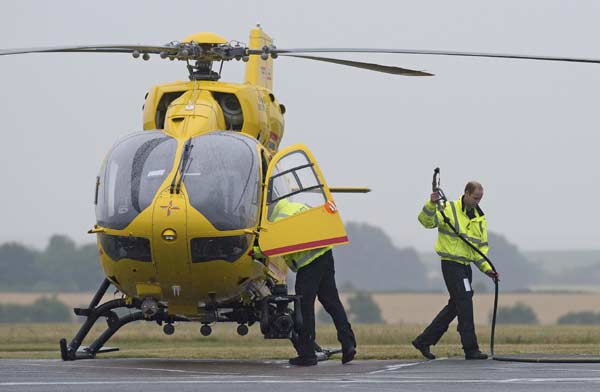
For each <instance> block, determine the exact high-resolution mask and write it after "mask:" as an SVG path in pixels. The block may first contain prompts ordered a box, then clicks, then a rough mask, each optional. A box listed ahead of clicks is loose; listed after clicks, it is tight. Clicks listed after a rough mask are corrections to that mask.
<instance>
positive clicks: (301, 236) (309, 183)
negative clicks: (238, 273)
mask: <svg viewBox="0 0 600 392" xmlns="http://www.w3.org/2000/svg"><path fill="white" fill-rule="evenodd" d="M266 179H267V180H266V183H265V185H264V192H265V193H264V194H265V197H263V205H262V213H261V214H262V216H261V224H260V229H259V230H260V234H259V237H258V242H259V245H260V248H261V251H262V252H263V253H264V254H265V255H266V256H278V255H285V254H289V253H295V252H299V251H303V250H309V249H316V248H323V247H325V246H335V245H342V244H347V243H348V237H347V235H346V229H345V228H344V224H343V223H342V219H341V217H340V214H339V212H338V210H337V208H336V205H335V202H334V201H333V198H332V197H331V193H330V192H329V188H328V187H327V184H326V183H325V180H324V178H323V174H322V173H321V170H320V169H319V167H318V166H317V163H316V162H315V159H314V157H313V155H312V154H311V152H310V151H309V150H308V148H307V147H306V146H305V145H302V144H296V145H293V146H290V147H287V148H285V149H283V150H281V151H280V152H278V153H277V154H276V155H275V156H274V157H273V159H272V160H271V163H270V164H269V167H268V169H267V174H266Z"/></svg>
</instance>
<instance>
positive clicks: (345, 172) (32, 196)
mask: <svg viewBox="0 0 600 392" xmlns="http://www.w3.org/2000/svg"><path fill="white" fill-rule="evenodd" d="M355 4H356V5H355ZM1 10H2V12H1V13H0V48H15V47H36V46H53V45H64V44H115V43H123V44H128V43H129V44H135V43H145V44H164V43H166V42H169V41H172V40H181V39H183V38H184V37H186V36H188V35H189V34H192V33H194V32H198V31H213V32H216V33H219V34H221V35H223V36H224V37H226V38H227V39H229V40H238V41H242V42H247V41H248V32H249V30H250V29H251V28H252V27H253V26H254V25H255V24H256V23H260V24H261V25H262V26H263V28H264V29H265V30H266V31H267V32H268V33H269V34H270V35H271V36H272V37H274V39H275V44H276V45H277V46H278V47H280V48H286V47H288V48H294V47H379V48H418V49H440V50H463V51H486V52H499V53H512V54H542V55H554V56H579V57H594V58H600V47H599V46H598V37H600V23H598V20H600V2H598V1H566V0H565V1H552V0H540V1H523V0H520V1H507V0H504V1H497V2H483V1H477V0H474V1H418V2H415V1H398V0H395V1H369V2H354V1H308V0H304V1H295V2H292V1H224V0H220V1H168V2H167V1H112V0H111V1H107V0H105V1H101V2H91V1H59V0H54V1H51V2H46V1H23V0H20V1H14V2H2V6H1ZM345 58H349V59H356V60H359V61H369V62H377V63H384V64H389V65H397V66H401V67H407V68H413V69H421V70H427V71H429V72H432V73H434V74H436V76H434V77H430V78H410V77H401V76H392V75H387V74H378V73H374V72H369V71H364V70H357V69H351V68H344V67H340V66H336V65H332V64H324V63H311V62H307V61H304V60H300V59H289V58H279V59H277V60H276V63H275V69H274V82H275V83H274V84H275V86H274V93H275V95H276V96H277V98H278V99H279V100H280V101H281V102H282V103H284V104H285V105H286V107H287V109H288V111H287V113H286V116H285V119H286V134H285V137H284V139H283V145H290V144H295V143H305V144H307V145H308V146H309V148H310V149H311V150H312V151H313V153H314V154H315V156H316V158H317V160H318V162H319V164H320V165H321V168H322V169H323V170H324V173H325V176H326V180H327V181H328V183H329V184H330V185H332V186H333V185H336V186H349V185H355V186H369V187H371V188H372V189H373V192H372V193H370V194H367V195H338V196H336V202H337V204H338V206H339V208H340V210H341V212H342V216H343V218H344V219H345V220H346V221H360V222H368V223H371V224H374V225H377V226H380V227H382V228H383V229H384V230H385V231H386V232H387V233H388V234H389V235H390V237H392V238H393V240H394V242H395V243H396V244H397V245H399V246H415V247H416V248H417V249H419V250H430V249H431V248H432V246H433V240H434V233H433V232H427V231H426V230H425V229H423V228H422V227H421V226H420V225H419V224H418V222H417V219H416V216H417V214H418V212H419V210H420V209H421V207H422V204H423V202H424V201H425V200H426V198H427V197H428V195H429V193H430V187H431V175H432V171H433V168H434V167H436V166H440V167H441V169H442V187H443V189H444V190H445V192H446V194H447V195H448V196H449V197H452V198H456V197H458V196H459V195H460V194H461V191H462V189H463V187H464V184H465V182H467V181H468V180H470V179H476V180H479V181H480V182H481V183H482V184H483V185H484V187H485V196H484V199H483V201H482V203H481V206H482V208H483V209H484V211H486V214H487V218H488V225H489V228H490V230H493V231H495V232H498V233H500V234H503V235H505V236H506V237H507V239H508V240H509V241H511V242H513V243H515V244H516V245H518V246H519V248H520V249H523V250H539V249H598V248H600V241H599V240H600V230H598V218H599V217H600V211H599V210H598V209H597V206H600V200H598V198H599V197H600V175H599V171H598V149H599V141H600V136H599V134H598V123H599V119H600V115H599V113H598V102H599V95H600V65H593V64H573V63H550V62H539V61H518V60H493V59H473V58H448V57H432V56H410V55H377V56H374V55H362V56H361V55H349V56H345ZM242 75H243V65H242V63H235V62H234V63H229V64H226V65H225V68H224V72H223V80H225V81H240V80H241V79H242ZM186 78H187V73H186V70H185V67H184V65H183V64H182V63H170V62H165V61H160V60H159V59H158V58H153V59H152V60H151V61H149V62H143V61H141V60H134V59H133V58H131V56H129V55H119V54H107V55H94V54H36V55H21V56H3V57H0V86H1V88H2V92H1V94H0V120H1V121H0V124H2V128H1V129H2V142H1V143H0V159H1V162H2V165H1V166H0V180H1V184H2V188H1V189H2V191H1V192H0V206H1V211H2V213H1V217H2V218H1V223H2V225H1V227H0V242H5V241H9V240H16V241H20V242H24V243H26V244H29V245H33V246H36V247H38V248H40V247H43V246H45V245H46V243H47V240H48V238H49V236H50V235H52V234H54V233H63V234H67V235H69V236H70V237H72V238H73V239H75V240H76V241H77V242H80V243H83V242H86V241H88V242H89V241H94V239H93V238H92V237H91V236H89V235H87V234H85V233H86V231H87V230H88V229H89V228H90V227H91V226H92V225H93V224H94V223H95V217H94V208H93V204H92V201H93V191H94V182H95V176H96V175H97V172H98V169H99V166H100V163H101V161H102V159H103V157H104V155H105V154H106V152H107V151H108V149H109V148H110V147H111V145H112V144H113V143H114V142H115V141H116V140H118V139H119V138H120V137H122V136H123V135H125V134H128V133H131V132H134V131H138V130H141V129H142V121H141V115H142V113H141V107H142V104H143V98H144V94H145V93H146V91H147V89H148V88H149V87H150V86H152V85H154V84H159V83H165V82H169V81H173V80H185V79H186Z"/></svg>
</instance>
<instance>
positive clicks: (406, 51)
mask: <svg viewBox="0 0 600 392" xmlns="http://www.w3.org/2000/svg"><path fill="white" fill-rule="evenodd" d="M269 52H270V53H273V54H275V55H286V54H295V53H377V54H383V53H392V54H421V55H434V56H459V57H460V56H463V57H488V58H503V59H517V60H541V61H565V62H573V63H593V64H600V59H593V58H578V57H557V56H537V55H521V54H501V53H485V52H460V51H446V50H419V49H370V48H304V49H303V48H299V49H279V48H274V49H271V50H270V51H269Z"/></svg>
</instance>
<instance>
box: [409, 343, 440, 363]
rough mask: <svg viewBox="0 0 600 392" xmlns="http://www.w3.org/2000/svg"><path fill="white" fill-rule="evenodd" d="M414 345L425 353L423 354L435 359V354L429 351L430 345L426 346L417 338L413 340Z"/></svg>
mask: <svg viewBox="0 0 600 392" xmlns="http://www.w3.org/2000/svg"><path fill="white" fill-rule="evenodd" d="M412 345H413V346H414V347H415V348H416V349H417V350H419V351H420V352H421V354H423V356H424V357H425V358H427V359H435V355H433V353H432V352H431V351H429V346H425V345H423V344H419V343H417V341H416V340H413V341H412Z"/></svg>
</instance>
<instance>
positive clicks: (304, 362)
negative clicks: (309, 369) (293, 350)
mask: <svg viewBox="0 0 600 392" xmlns="http://www.w3.org/2000/svg"><path fill="white" fill-rule="evenodd" d="M288 362H289V363H290V365H294V366H315V365H316V364H317V362H318V361H317V357H312V358H309V357H296V358H291V359H290V360H289V361H288Z"/></svg>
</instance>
